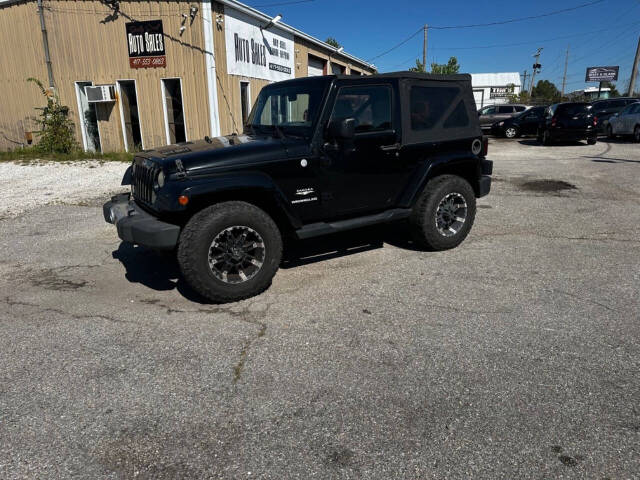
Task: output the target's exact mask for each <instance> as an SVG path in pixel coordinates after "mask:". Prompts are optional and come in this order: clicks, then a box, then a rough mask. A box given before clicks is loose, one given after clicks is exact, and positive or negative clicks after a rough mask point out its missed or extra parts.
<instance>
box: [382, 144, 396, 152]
mask: <svg viewBox="0 0 640 480" xmlns="http://www.w3.org/2000/svg"><path fill="white" fill-rule="evenodd" d="M380 150H382V151H383V152H396V151H398V150H400V144H399V143H394V144H393V145H380Z"/></svg>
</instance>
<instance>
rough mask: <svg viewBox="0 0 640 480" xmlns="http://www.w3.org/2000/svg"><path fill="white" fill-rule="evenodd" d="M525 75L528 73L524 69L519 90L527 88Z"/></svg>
mask: <svg viewBox="0 0 640 480" xmlns="http://www.w3.org/2000/svg"><path fill="white" fill-rule="evenodd" d="M527 77H528V74H527V71H526V70H525V71H524V72H523V73H522V88H521V89H520V91H524V90H528V89H527Z"/></svg>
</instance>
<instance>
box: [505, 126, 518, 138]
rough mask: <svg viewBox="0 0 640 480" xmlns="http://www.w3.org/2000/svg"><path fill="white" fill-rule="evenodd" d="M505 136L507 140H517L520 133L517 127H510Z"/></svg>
mask: <svg viewBox="0 0 640 480" xmlns="http://www.w3.org/2000/svg"><path fill="white" fill-rule="evenodd" d="M504 136H505V137H507V138H516V137H518V136H520V132H519V131H518V129H517V127H508V128H507V129H506V130H505V131H504Z"/></svg>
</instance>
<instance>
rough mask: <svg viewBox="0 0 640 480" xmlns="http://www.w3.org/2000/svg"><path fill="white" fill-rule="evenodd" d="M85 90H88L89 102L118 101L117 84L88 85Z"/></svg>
mask: <svg viewBox="0 0 640 480" xmlns="http://www.w3.org/2000/svg"><path fill="white" fill-rule="evenodd" d="M85 91H86V92H87V101H88V102H89V103H98V102H115V101H116V87H115V85H97V86H95V87H86V88H85Z"/></svg>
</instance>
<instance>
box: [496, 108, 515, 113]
mask: <svg viewBox="0 0 640 480" xmlns="http://www.w3.org/2000/svg"><path fill="white" fill-rule="evenodd" d="M498 113H513V107H498Z"/></svg>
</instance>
